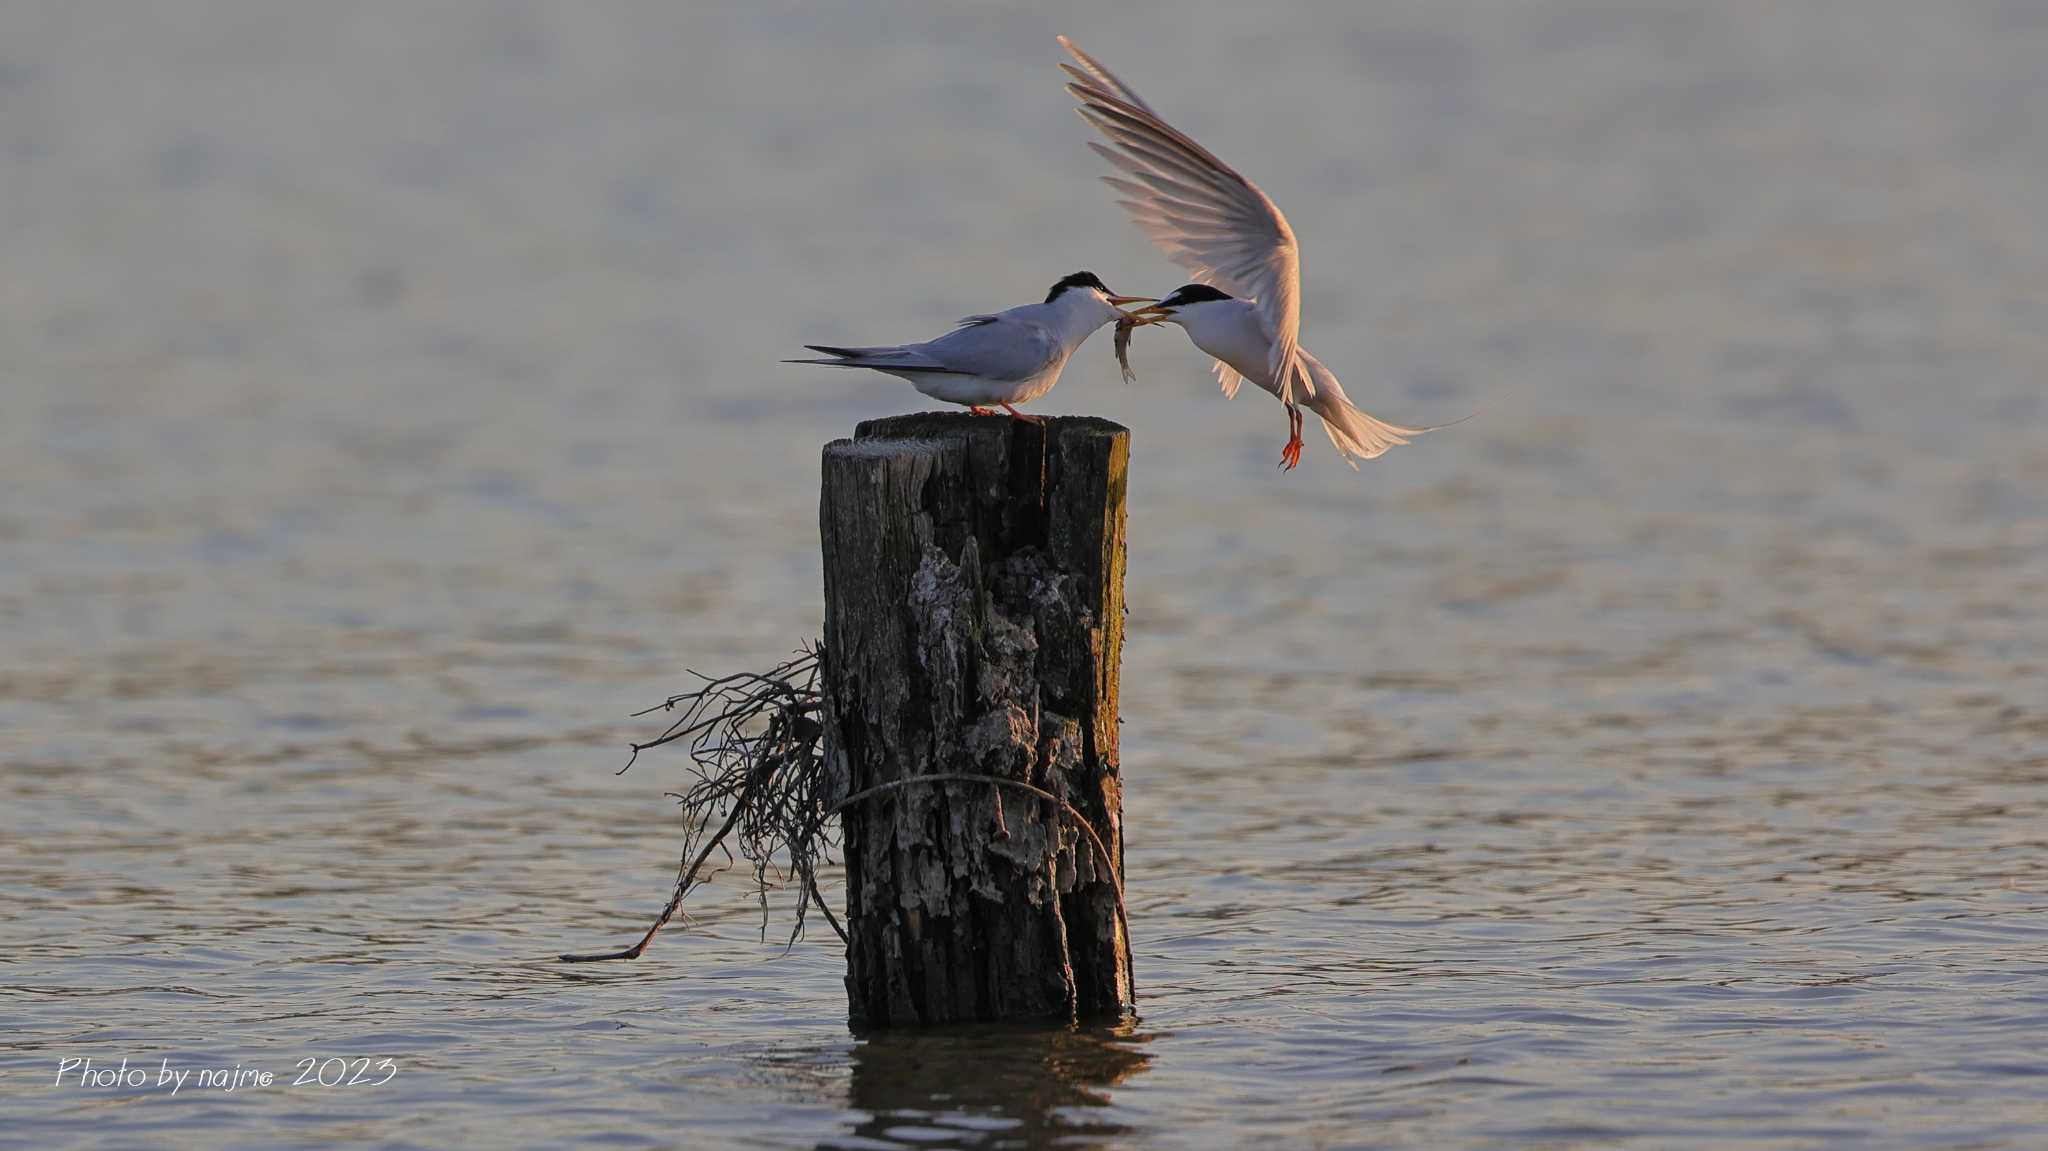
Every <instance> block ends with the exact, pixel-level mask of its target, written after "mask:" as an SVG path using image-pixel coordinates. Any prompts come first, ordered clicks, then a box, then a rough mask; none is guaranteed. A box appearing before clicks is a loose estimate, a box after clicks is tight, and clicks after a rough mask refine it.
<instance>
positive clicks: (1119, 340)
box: [1115, 316, 1143, 384]
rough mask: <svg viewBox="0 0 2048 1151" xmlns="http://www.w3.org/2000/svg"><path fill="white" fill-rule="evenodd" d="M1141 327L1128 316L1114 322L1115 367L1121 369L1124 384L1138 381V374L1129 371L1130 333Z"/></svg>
mask: <svg viewBox="0 0 2048 1151" xmlns="http://www.w3.org/2000/svg"><path fill="white" fill-rule="evenodd" d="M1142 326H1143V325H1141V324H1139V323H1138V321H1136V320H1134V319H1132V318H1130V317H1129V316H1126V317H1124V318H1123V319H1121V320H1118V321H1117V322H1116V339H1115V343H1116V366H1117V367H1119V368H1122V369H1123V372H1124V383H1126V384H1134V383H1136V382H1137V381H1138V374H1137V373H1136V372H1133V371H1132V370H1131V331H1132V330H1133V329H1135V328H1138V327H1142Z"/></svg>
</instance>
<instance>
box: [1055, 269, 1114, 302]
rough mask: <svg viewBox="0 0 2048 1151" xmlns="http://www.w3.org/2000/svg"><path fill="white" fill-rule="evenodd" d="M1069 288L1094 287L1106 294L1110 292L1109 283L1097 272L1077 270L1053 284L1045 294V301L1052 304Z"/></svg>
mask: <svg viewBox="0 0 2048 1151" xmlns="http://www.w3.org/2000/svg"><path fill="white" fill-rule="evenodd" d="M1068 288H1094V289H1097V290H1098V291H1100V292H1101V293H1102V294H1103V295H1105V296H1107V295H1109V294H1110V292H1109V285H1108V284H1105V283H1103V282H1102V280H1101V278H1100V277H1098V276H1096V274H1095V273H1093V272H1075V273H1074V274H1073V275H1071V276H1068V277H1067V278H1066V279H1064V280H1061V281H1060V282H1059V283H1057V284H1054V285H1053V286H1052V291H1050V292H1047V293H1046V294H1045V302H1046V303H1048V304H1050V303H1052V302H1053V301H1054V300H1057V299H1059V297H1060V293H1061V292H1064V291H1066V290H1067V289H1068Z"/></svg>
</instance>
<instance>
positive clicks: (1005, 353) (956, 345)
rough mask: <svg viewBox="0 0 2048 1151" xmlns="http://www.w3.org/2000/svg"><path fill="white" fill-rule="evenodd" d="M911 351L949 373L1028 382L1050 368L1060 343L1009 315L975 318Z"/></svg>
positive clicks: (1041, 327)
mask: <svg viewBox="0 0 2048 1151" xmlns="http://www.w3.org/2000/svg"><path fill="white" fill-rule="evenodd" d="M975 319H976V320H978V321H980V322H978V323H974V324H970V325H968V326H966V327H962V328H955V329H953V330H952V331H950V332H947V333H946V334H945V335H943V336H940V337H939V338H938V339H936V340H931V341H928V342H926V343H922V344H917V345H915V348H916V350H917V351H918V352H921V353H923V354H924V355H925V356H927V357H929V358H930V359H931V360H933V361H934V362H936V363H938V364H941V365H943V366H944V369H945V370H946V371H949V372H964V373H966V374H968V375H971V376H981V377H983V378H984V379H990V380H1028V379H1030V378H1031V377H1033V376H1035V375H1038V374H1040V373H1041V372H1044V371H1045V370H1046V369H1047V368H1050V367H1052V366H1053V364H1054V363H1055V362H1057V361H1058V359H1059V357H1060V342H1059V339H1058V338H1057V337H1055V336H1054V335H1053V334H1052V332H1050V331H1048V330H1047V329H1046V327H1045V325H1043V324H1038V323H1033V322H1032V321H1030V320H1020V319H1017V318H1015V317H1013V316H1004V315H995V316H985V317H984V316H977V317H975Z"/></svg>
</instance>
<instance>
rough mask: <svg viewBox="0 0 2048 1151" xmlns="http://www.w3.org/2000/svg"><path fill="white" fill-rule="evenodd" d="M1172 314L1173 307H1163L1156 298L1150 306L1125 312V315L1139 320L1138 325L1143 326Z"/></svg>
mask: <svg viewBox="0 0 2048 1151" xmlns="http://www.w3.org/2000/svg"><path fill="white" fill-rule="evenodd" d="M1172 314H1173V309H1172V308H1162V307H1160V306H1159V303H1158V301H1156V300H1155V301H1153V302H1152V304H1151V306H1150V307H1145V308H1138V309H1136V310H1134V311H1129V312H1125V313H1124V315H1126V316H1129V317H1130V318H1131V319H1134V320H1136V321H1138V324H1137V326H1138V327H1141V328H1142V327H1144V326H1145V325H1146V324H1156V323H1158V322H1159V321H1161V320H1163V319H1165V318H1166V317H1168V316H1170V315H1172Z"/></svg>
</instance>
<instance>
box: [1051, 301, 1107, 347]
mask: <svg viewBox="0 0 2048 1151" xmlns="http://www.w3.org/2000/svg"><path fill="white" fill-rule="evenodd" d="M1046 306H1047V307H1048V308H1050V309H1051V310H1052V326H1053V328H1054V329H1055V330H1056V331H1057V332H1058V333H1059V337H1060V343H1061V344H1062V345H1064V346H1066V347H1068V348H1072V347H1074V346H1076V345H1078V344H1079V343H1080V342H1081V341H1082V340H1085V339H1087V338H1088V337H1089V335H1090V334H1091V333H1093V332H1094V331H1095V329H1097V328H1099V327H1101V326H1102V325H1104V324H1106V323H1109V322H1110V321H1111V320H1114V319H1116V318H1117V315H1118V313H1117V310H1116V308H1115V307H1114V306H1113V305H1111V304H1110V303H1109V302H1108V301H1107V300H1104V299H1102V298H1100V297H1098V296H1096V295H1095V294H1094V293H1093V292H1075V291H1066V292H1061V293H1060V294H1059V295H1057V296H1055V297H1053V301H1052V303H1050V304H1048V305H1046Z"/></svg>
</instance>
